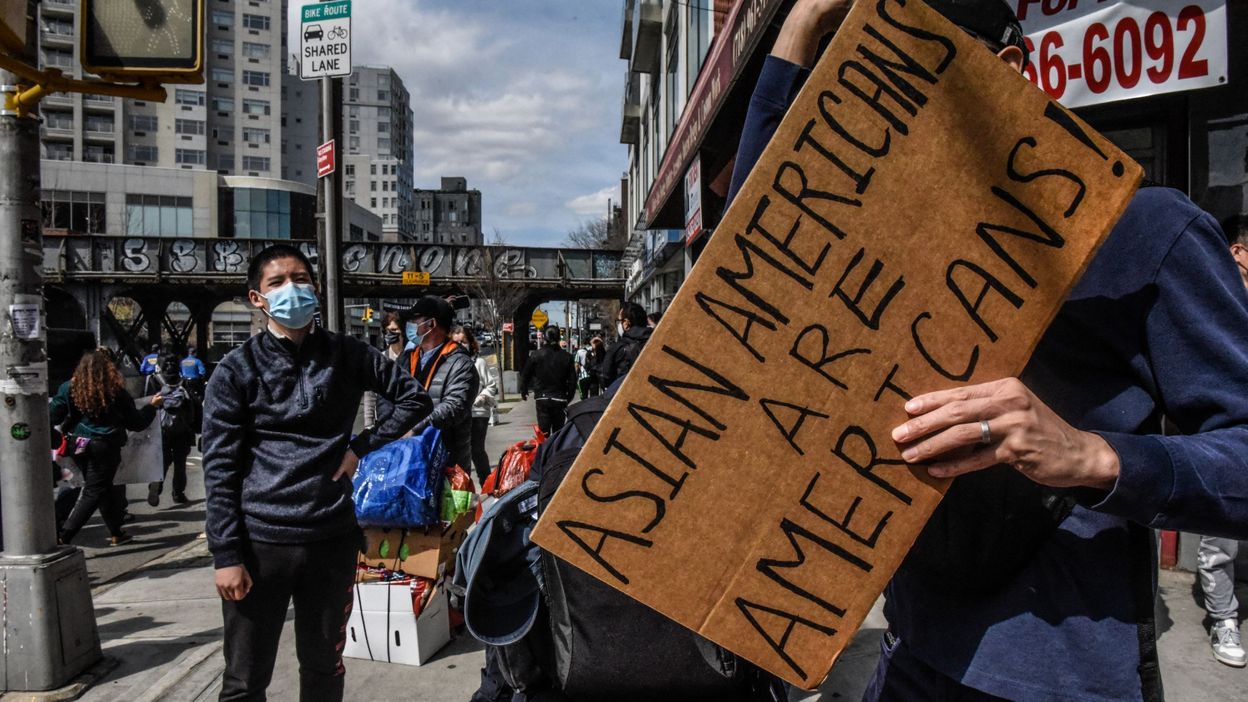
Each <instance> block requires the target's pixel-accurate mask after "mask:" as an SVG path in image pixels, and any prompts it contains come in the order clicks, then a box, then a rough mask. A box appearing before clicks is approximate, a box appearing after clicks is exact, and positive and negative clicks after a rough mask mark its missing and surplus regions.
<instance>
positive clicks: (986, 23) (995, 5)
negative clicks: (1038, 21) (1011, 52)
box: [924, 0, 1030, 66]
mask: <svg viewBox="0 0 1248 702" xmlns="http://www.w3.org/2000/svg"><path fill="white" fill-rule="evenodd" d="M924 1H925V2H926V3H927V4H928V5H929V6H930V7H931V8H932V9H933V10H936V11H937V12H939V13H940V14H942V15H944V17H945V19H947V20H949V21H950V22H953V23H954V24H956V25H958V26H959V27H961V28H962V29H964V30H966V31H968V32H970V33H971V34H973V35H975V36H976V37H977V38H979V39H983V40H984V41H987V42H989V43H992V44H996V45H997V46H999V47H1000V48H1002V49H1003V48H1005V47H1007V46H1016V47H1018V49H1019V50H1020V51H1022V52H1023V65H1024V66H1026V65H1027V61H1028V60H1029V58H1030V57H1029V56H1028V52H1027V44H1026V42H1025V41H1024V40H1023V26H1022V25H1021V24H1019V21H1018V17H1017V16H1016V15H1015V14H1014V10H1013V8H1011V7H1010V4H1009V3H1008V2H1006V0H924ZM998 50H999V49H998Z"/></svg>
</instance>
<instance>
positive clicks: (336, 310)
mask: <svg viewBox="0 0 1248 702" xmlns="http://www.w3.org/2000/svg"><path fill="white" fill-rule="evenodd" d="M341 84H342V81H341V80H338V79H335V78H322V79H321V142H322V143H326V142H329V141H331V140H332V141H333V142H334V151H335V152H336V153H335V154H334V163H335V166H336V165H337V164H338V162H339V160H338V156H339V154H340V153H341V152H342V144H341V142H342V138H341V137H342V134H341V125H342V107H341V105H342V100H341V97H340V96H341V95H342V85H341ZM335 88H337V89H335ZM336 98H337V99H336ZM320 186H321V202H322V203H323V208H324V209H323V213H324V217H323V220H322V227H321V233H322V236H321V242H320V244H321V245H320V250H321V269H322V270H321V275H322V277H323V279H324V281H325V288H324V291H325V326H326V327H327V328H328V329H329V330H330V331H332V332H336V333H342V332H343V331H344V326H343V324H342V312H343V310H342V292H341V288H340V279H341V277H342V264H341V261H340V259H339V255H338V251H339V249H340V247H341V244H342V211H343V206H342V205H343V203H342V201H341V198H342V189H341V186H340V185H339V179H338V173H337V170H336V169H335V172H333V173H330V174H329V175H327V176H325V177H323V178H321V182H320Z"/></svg>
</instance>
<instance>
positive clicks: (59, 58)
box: [43, 49, 74, 68]
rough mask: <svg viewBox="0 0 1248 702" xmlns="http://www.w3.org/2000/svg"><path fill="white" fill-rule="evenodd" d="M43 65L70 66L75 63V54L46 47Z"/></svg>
mask: <svg viewBox="0 0 1248 702" xmlns="http://www.w3.org/2000/svg"><path fill="white" fill-rule="evenodd" d="M43 65H45V66H56V67H57V68H70V67H72V66H73V65H74V54H73V53H72V52H69V51H62V50H60V49H44V50H43Z"/></svg>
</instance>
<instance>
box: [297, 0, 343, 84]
mask: <svg viewBox="0 0 1248 702" xmlns="http://www.w3.org/2000/svg"><path fill="white" fill-rule="evenodd" d="M299 18H300V22H299V77H300V78H302V79H304V80H315V79H317V78H332V77H334V76H349V75H351V0H337V1H336V2H318V3H315V4H312V5H304V6H303V10H302V12H300V13H299Z"/></svg>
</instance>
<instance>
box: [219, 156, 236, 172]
mask: <svg viewBox="0 0 1248 702" xmlns="http://www.w3.org/2000/svg"><path fill="white" fill-rule="evenodd" d="M217 170H218V171H221V172H222V173H229V172H230V171H232V170H234V154H217Z"/></svg>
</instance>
